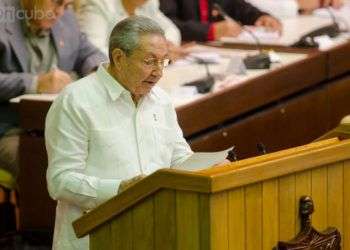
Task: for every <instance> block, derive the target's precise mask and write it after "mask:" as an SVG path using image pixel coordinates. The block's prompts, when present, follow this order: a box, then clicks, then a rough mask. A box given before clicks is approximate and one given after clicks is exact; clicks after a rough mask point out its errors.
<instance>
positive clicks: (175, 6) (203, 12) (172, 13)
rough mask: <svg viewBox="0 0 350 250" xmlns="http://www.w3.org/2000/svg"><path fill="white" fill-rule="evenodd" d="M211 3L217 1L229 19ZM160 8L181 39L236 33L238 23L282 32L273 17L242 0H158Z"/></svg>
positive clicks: (208, 37) (240, 29)
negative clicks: (173, 24)
mask: <svg viewBox="0 0 350 250" xmlns="http://www.w3.org/2000/svg"><path fill="white" fill-rule="evenodd" d="M214 3H218V4H220V6H221V8H222V9H223V10H224V11H225V12H226V13H227V14H228V15H229V16H230V18H229V19H227V18H226V19H225V18H224V17H223V16H222V15H221V14H220V13H218V11H216V10H215V9H214V8H213V4H214ZM160 9H161V10H162V11H163V12H164V14H165V15H167V16H168V17H169V18H170V19H171V20H173V22H174V23H175V24H176V25H177V26H178V27H179V29H180V31H181V35H182V39H183V40H185V41H212V40H219V39H220V38H221V37H224V36H237V35H239V33H240V32H241V31H242V28H241V24H243V25H257V26H264V27H267V28H269V29H272V30H277V31H279V32H281V31H282V26H281V23H280V22H279V21H278V20H277V19H276V18H274V17H272V16H270V15H269V14H267V13H265V12H262V11H260V10H259V9H257V8H255V7H253V6H252V5H251V4H249V3H247V2H245V1H244V0H222V1H217V0H160ZM232 19H233V20H232ZM240 23H241V24H240Z"/></svg>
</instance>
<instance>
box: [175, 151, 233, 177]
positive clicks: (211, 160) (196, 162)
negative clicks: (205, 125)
mask: <svg viewBox="0 0 350 250" xmlns="http://www.w3.org/2000/svg"><path fill="white" fill-rule="evenodd" d="M231 149H232V147H231V148H228V149H225V150H223V151H219V152H197V153H194V154H193V155H192V156H191V157H190V158H188V159H187V160H186V161H185V162H183V163H182V164H181V165H180V166H175V167H173V169H180V170H187V171H199V170H202V169H206V168H208V167H210V166H213V165H215V164H219V163H221V162H223V161H224V160H225V159H226V157H227V154H228V152H229V151H230V150H231Z"/></svg>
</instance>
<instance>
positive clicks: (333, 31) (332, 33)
mask: <svg viewBox="0 0 350 250" xmlns="http://www.w3.org/2000/svg"><path fill="white" fill-rule="evenodd" d="M326 10H327V12H328V13H329V15H330V16H331V19H332V22H333V26H332V27H333V29H329V32H328V34H327V35H328V36H329V37H337V36H339V34H340V27H339V25H338V22H337V19H336V18H335V15H334V13H333V12H332V10H331V8H330V7H327V8H326Z"/></svg>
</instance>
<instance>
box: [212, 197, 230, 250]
mask: <svg viewBox="0 0 350 250" xmlns="http://www.w3.org/2000/svg"><path fill="white" fill-rule="evenodd" d="M210 211H211V214H210V225H211V237H212V239H211V244H210V245H211V249H212V250H228V249H229V246H228V220H229V218H228V194H227V192H221V193H217V194H213V196H212V197H211V199H210Z"/></svg>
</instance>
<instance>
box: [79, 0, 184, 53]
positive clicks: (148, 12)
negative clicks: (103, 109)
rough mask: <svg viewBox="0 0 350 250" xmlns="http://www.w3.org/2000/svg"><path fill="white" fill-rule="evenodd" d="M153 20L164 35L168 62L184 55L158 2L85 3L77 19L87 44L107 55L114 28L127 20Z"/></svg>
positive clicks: (113, 0) (90, 0)
mask: <svg viewBox="0 0 350 250" xmlns="http://www.w3.org/2000/svg"><path fill="white" fill-rule="evenodd" d="M133 15H139V16H145V17H148V18H152V19H153V20H155V21H156V22H157V23H158V24H159V25H160V27H162V29H163V30H164V32H165V37H166V38H167V41H168V47H169V50H170V57H171V59H176V58H178V57H181V56H183V55H185V54H186V52H185V49H183V48H181V47H180V45H181V34H180V31H179V29H178V28H177V27H176V25H175V24H174V23H173V22H172V21H171V20H170V19H169V18H167V17H166V16H165V15H164V14H163V13H162V12H161V11H160V10H159V2H158V0H84V1H81V6H80V11H79V16H80V26H81V29H82V30H83V31H84V32H85V33H86V34H87V36H88V38H89V39H90V41H91V42H92V43H93V44H94V45H95V46H96V47H98V48H99V49H100V50H102V51H103V52H104V53H105V54H106V55H107V54H108V38H109V35H110V32H111V30H112V28H113V27H114V25H115V24H117V23H118V22H119V21H121V20H123V19H124V18H127V17H129V16H133Z"/></svg>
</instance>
